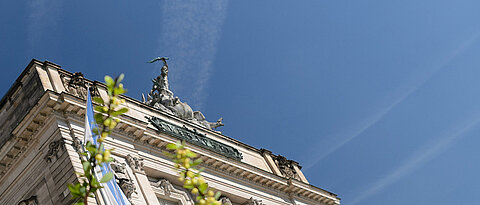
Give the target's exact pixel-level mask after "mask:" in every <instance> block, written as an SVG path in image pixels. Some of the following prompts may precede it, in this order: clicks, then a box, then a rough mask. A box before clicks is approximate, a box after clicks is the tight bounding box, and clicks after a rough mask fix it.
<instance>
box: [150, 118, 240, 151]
mask: <svg viewBox="0 0 480 205" xmlns="http://www.w3.org/2000/svg"><path fill="white" fill-rule="evenodd" d="M147 119H148V121H149V122H150V123H151V124H152V125H153V126H154V127H155V128H157V130H158V131H159V132H162V133H165V134H168V135H170V136H172V137H175V138H177V139H179V140H182V141H183V140H185V141H187V142H189V143H192V144H195V145H198V146H200V147H203V148H205V149H208V150H210V151H213V152H216V153H218V154H221V155H224V156H226V157H229V158H233V159H236V160H242V158H243V156H242V153H240V152H239V151H238V150H237V149H235V148H234V147H232V146H229V145H226V144H223V143H221V142H219V141H216V140H213V139H211V138H209V137H207V136H206V135H205V134H201V133H199V132H197V130H195V129H193V130H190V129H188V128H186V127H185V126H183V127H180V126H177V125H174V124H172V123H169V122H167V121H164V120H162V119H160V118H158V117H153V116H152V117H150V118H148V117H147Z"/></svg>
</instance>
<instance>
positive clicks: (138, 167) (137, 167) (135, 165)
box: [125, 154, 145, 173]
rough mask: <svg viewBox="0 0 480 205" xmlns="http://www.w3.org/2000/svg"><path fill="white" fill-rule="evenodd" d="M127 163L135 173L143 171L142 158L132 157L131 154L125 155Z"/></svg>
mask: <svg viewBox="0 0 480 205" xmlns="http://www.w3.org/2000/svg"><path fill="white" fill-rule="evenodd" d="M125 159H126V160H127V164H128V165H129V166H130V167H131V168H132V170H133V171H134V172H135V173H145V171H144V170H143V159H140V158H137V157H133V156H132V155H130V154H129V155H127V156H126V157H125Z"/></svg>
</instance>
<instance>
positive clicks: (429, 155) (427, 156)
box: [350, 115, 480, 205]
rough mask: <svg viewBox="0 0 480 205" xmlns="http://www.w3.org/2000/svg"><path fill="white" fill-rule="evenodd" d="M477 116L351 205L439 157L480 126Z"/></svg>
mask: <svg viewBox="0 0 480 205" xmlns="http://www.w3.org/2000/svg"><path fill="white" fill-rule="evenodd" d="M476 116H477V117H476V118H473V119H469V120H467V121H465V123H464V124H463V126H462V127H460V128H457V129H453V131H451V132H450V133H448V134H445V135H444V136H442V137H441V138H440V140H439V141H438V142H436V143H434V144H433V145H432V146H430V147H428V148H422V149H419V150H418V151H417V153H416V154H413V155H412V156H411V157H410V158H409V159H408V160H407V161H406V162H405V163H403V164H402V165H401V166H399V167H398V168H397V169H395V171H393V172H391V173H390V174H389V175H388V176H386V177H384V178H382V179H380V180H378V181H376V182H375V183H374V184H373V186H371V187H370V189H368V190H366V191H365V192H363V193H362V194H360V195H359V196H357V197H356V198H354V199H353V200H352V201H351V203H350V204H351V205H353V204H357V203H358V202H360V201H362V200H364V199H366V198H368V197H371V196H372V195H375V194H376V193H378V192H380V191H382V190H383V189H384V188H386V187H388V186H390V185H391V184H393V183H395V182H396V181H398V180H399V179H400V178H401V177H404V176H405V175H407V174H409V173H411V172H413V171H414V170H415V169H417V168H419V167H420V166H422V165H423V164H425V163H426V162H427V161H430V160H432V159H434V158H435V157H437V156H438V155H439V154H440V153H442V152H444V151H445V150H446V149H447V148H448V147H450V146H451V145H452V144H453V143H455V142H456V141H458V140H459V139H460V138H462V137H463V136H465V134H466V133H467V132H469V131H470V130H471V129H472V128H474V127H475V126H476V125H478V123H479V122H480V117H478V115H476Z"/></svg>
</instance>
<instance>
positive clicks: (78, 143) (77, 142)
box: [72, 134, 83, 153]
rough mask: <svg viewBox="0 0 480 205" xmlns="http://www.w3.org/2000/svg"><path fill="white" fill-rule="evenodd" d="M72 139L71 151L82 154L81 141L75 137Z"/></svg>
mask: <svg viewBox="0 0 480 205" xmlns="http://www.w3.org/2000/svg"><path fill="white" fill-rule="evenodd" d="M72 135H73V134H72ZM72 138H73V141H72V146H73V149H75V151H77V152H78V153H81V152H83V145H82V141H81V140H80V139H79V138H78V137H75V136H73V137H72Z"/></svg>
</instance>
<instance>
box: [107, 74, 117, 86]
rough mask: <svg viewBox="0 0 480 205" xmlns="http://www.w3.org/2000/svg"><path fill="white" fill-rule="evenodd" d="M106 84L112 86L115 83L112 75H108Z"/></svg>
mask: <svg viewBox="0 0 480 205" xmlns="http://www.w3.org/2000/svg"><path fill="white" fill-rule="evenodd" d="M105 84H107V87H112V86H113V85H114V84H115V82H114V81H113V79H112V77H110V76H108V75H106V76H105Z"/></svg>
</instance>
